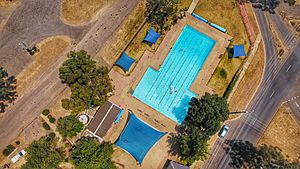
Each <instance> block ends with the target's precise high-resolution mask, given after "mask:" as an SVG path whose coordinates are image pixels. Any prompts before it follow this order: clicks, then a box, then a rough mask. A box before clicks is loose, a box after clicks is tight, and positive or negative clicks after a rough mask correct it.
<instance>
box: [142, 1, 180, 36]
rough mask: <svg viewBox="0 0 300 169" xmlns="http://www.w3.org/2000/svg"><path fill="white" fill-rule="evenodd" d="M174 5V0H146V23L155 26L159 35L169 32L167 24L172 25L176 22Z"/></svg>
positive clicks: (176, 12)
mask: <svg viewBox="0 0 300 169" xmlns="http://www.w3.org/2000/svg"><path fill="white" fill-rule="evenodd" d="M176 3H177V1H176V0H147V5H146V11H145V16H146V21H147V22H148V23H150V24H152V25H154V26H156V25H157V26H158V27H159V30H160V32H161V33H162V32H163V31H166V30H169V28H170V23H169V22H170V21H171V24H174V23H176V22H177V20H178V17H177V15H178V10H177V7H176Z"/></svg>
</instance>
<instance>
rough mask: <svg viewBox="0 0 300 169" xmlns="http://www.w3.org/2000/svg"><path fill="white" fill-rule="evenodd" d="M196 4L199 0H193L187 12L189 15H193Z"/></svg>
mask: <svg viewBox="0 0 300 169" xmlns="http://www.w3.org/2000/svg"><path fill="white" fill-rule="evenodd" d="M198 2H199V0H193V1H192V3H191V5H190V7H189V9H188V11H187V12H188V13H190V14H191V13H193V12H194V10H195V8H196V6H197V4H198Z"/></svg>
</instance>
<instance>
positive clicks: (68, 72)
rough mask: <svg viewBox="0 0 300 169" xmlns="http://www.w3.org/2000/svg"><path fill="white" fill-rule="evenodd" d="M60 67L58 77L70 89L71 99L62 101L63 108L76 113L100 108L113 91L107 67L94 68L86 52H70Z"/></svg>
mask: <svg viewBox="0 0 300 169" xmlns="http://www.w3.org/2000/svg"><path fill="white" fill-rule="evenodd" d="M68 58H69V59H68V60H66V61H65V62H64V63H63V65H62V67H60V69H59V76H60V79H61V80H62V83H65V84H67V85H68V86H69V87H70V88H71V92H72V93H71V98H65V99H63V100H62V106H63V108H65V109H67V110H72V112H73V113H78V112H80V111H84V110H85V109H88V108H90V107H91V106H101V105H103V104H104V103H105V102H106V101H107V100H108V98H109V95H108V94H109V93H111V92H112V91H113V85H112V84H111V79H110V78H109V75H108V73H109V70H108V68H107V67H100V68H97V67H96V62H95V61H93V60H92V59H91V57H90V56H89V55H88V54H87V52H86V51H83V50H81V51H79V52H73V51H72V52H70V53H69V54H68Z"/></svg>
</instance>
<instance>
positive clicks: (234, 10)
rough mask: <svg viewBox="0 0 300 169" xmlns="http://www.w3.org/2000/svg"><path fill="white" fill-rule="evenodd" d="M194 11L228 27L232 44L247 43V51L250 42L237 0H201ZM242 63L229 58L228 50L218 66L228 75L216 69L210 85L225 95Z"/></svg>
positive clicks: (219, 93) (216, 91)
mask: <svg viewBox="0 0 300 169" xmlns="http://www.w3.org/2000/svg"><path fill="white" fill-rule="evenodd" d="M194 12H195V13H197V14H198V15H200V16H202V17H204V18H205V19H207V20H208V21H210V22H213V23H216V24H218V25H220V26H222V27H224V28H226V29H227V32H228V34H229V35H231V36H232V37H233V42H232V44H245V50H246V52H247V51H248V49H249V45H250V43H249V40H248V36H247V32H246V29H245V27H244V24H243V21H242V17H241V15H240V12H239V9H238V7H237V5H236V3H235V0H227V1H219V0H209V1H199V3H198V4H197V6H196V8H195V11H194ZM241 64H242V59H231V58H228V54H227V52H226V53H225V54H224V56H223V58H222V60H221V62H220V63H219V66H218V67H219V68H223V69H224V70H225V71H226V72H227V77H226V78H223V77H221V76H220V75H219V72H218V71H215V73H214V74H213V76H212V78H211V79H210V81H209V83H208V86H209V87H211V88H212V89H213V90H214V91H215V93H216V94H218V95H223V94H224V92H225V90H226V88H227V86H228V84H229V83H230V81H231V80H232V78H233V76H234V74H235V73H236V71H237V70H238V69H239V67H240V65H241Z"/></svg>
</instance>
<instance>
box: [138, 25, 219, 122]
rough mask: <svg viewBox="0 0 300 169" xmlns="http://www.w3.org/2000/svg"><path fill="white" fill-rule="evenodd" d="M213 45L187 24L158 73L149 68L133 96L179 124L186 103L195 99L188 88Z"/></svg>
mask: <svg viewBox="0 0 300 169" xmlns="http://www.w3.org/2000/svg"><path fill="white" fill-rule="evenodd" d="M214 45H215V40H213V39H212V38H210V37H208V36H206V35H205V34H203V33H201V32H199V31H197V30H196V29H194V28H193V27H191V26H189V25H186V26H185V27H184V28H183V31H182V32H181V34H180V36H179V38H178V39H177V41H176V42H175V44H174V45H173V47H172V49H171V50H170V52H169V54H168V55H167V57H166V59H165V61H164V62H163V64H162V65H161V67H160V68H159V70H155V69H153V68H151V67H149V68H148V69H147V71H146V73H145V74H144V76H143V78H142V79H141V81H140V82H139V84H138V85H137V87H136V88H135V90H134V93H133V96H134V97H135V98H137V99H139V100H140V101H142V102H144V103H145V104H147V105H149V106H150V107H152V108H153V109H155V110H157V111H159V112H160V113H162V114H164V115H165V116H167V117H168V118H170V119H172V120H173V121H175V122H177V123H179V124H181V123H182V122H183V120H184V118H185V117H186V115H187V111H188V105H189V101H190V100H191V98H192V97H197V94H196V93H194V92H193V91H191V90H190V87H191V85H192V83H193V82H194V80H195V78H196V77H197V75H198V73H199V71H200V69H201V67H202V66H203V64H204V62H205V61H206V59H207V57H208V56H209V54H210V52H211V50H212V48H213V47H214Z"/></svg>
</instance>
